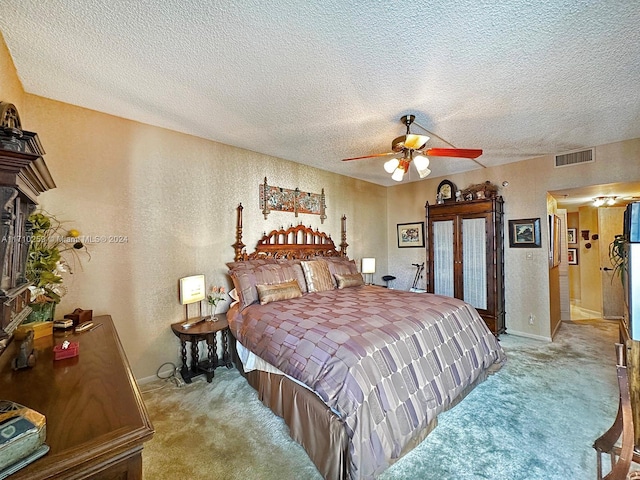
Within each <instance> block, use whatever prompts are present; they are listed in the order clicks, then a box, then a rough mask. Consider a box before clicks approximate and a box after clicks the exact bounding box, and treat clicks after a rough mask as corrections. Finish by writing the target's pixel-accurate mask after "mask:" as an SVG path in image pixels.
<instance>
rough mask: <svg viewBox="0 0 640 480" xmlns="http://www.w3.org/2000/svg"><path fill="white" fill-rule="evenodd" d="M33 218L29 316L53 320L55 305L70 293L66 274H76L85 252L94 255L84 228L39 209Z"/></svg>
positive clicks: (29, 266) (27, 270)
mask: <svg viewBox="0 0 640 480" xmlns="http://www.w3.org/2000/svg"><path fill="white" fill-rule="evenodd" d="M29 222H31V224H32V237H31V243H30V245H29V253H28V255H27V265H26V271H25V274H26V277H27V280H28V281H30V282H31V284H32V285H31V286H30V287H29V289H30V290H31V308H32V310H33V312H32V315H30V316H29V320H30V321H44V320H51V319H52V318H53V310H54V309H55V305H56V304H58V303H59V302H60V299H61V298H62V297H63V296H64V295H65V294H66V293H67V289H66V287H65V286H64V285H63V277H62V274H63V273H69V274H72V273H73V269H74V268H75V266H76V265H79V266H82V264H81V261H80V260H81V258H80V254H81V253H83V254H85V255H87V256H88V257H89V259H90V258H91V256H90V255H89V251H88V250H87V247H86V246H85V244H84V243H82V241H81V239H80V232H79V231H78V230H75V229H66V228H64V227H63V226H62V223H61V222H60V221H59V220H58V219H57V218H56V217H55V216H54V215H51V214H49V213H46V212H44V211H38V212H35V213H33V214H31V215H30V216H29Z"/></svg>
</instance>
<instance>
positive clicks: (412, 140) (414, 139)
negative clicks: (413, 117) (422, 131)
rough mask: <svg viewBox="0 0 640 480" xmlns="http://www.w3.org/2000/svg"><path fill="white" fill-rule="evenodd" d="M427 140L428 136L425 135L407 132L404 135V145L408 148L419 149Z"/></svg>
mask: <svg viewBox="0 0 640 480" xmlns="http://www.w3.org/2000/svg"><path fill="white" fill-rule="evenodd" d="M428 141H429V137H427V136H426V135H416V134H414V133H409V134H407V135H405V139H404V147H405V148H408V149H410V150H421V149H422V148H423V147H424V146H425V145H426V144H427V142H428Z"/></svg>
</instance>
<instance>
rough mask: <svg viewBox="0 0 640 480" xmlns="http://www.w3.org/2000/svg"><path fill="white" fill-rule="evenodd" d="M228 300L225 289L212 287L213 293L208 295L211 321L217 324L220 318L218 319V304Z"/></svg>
mask: <svg viewBox="0 0 640 480" xmlns="http://www.w3.org/2000/svg"><path fill="white" fill-rule="evenodd" d="M226 298H227V292H226V290H225V288H224V287H218V286H213V287H211V292H210V293H209V294H208V295H207V303H208V304H209V315H210V316H209V319H208V320H209V321H211V322H216V321H218V318H217V317H216V308H217V307H218V303H220V302H222V301H223V300H225V299H226Z"/></svg>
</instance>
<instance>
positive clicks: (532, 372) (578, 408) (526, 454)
mask: <svg viewBox="0 0 640 480" xmlns="http://www.w3.org/2000/svg"><path fill="white" fill-rule="evenodd" d="M500 338H501V344H502V346H503V348H504V349H505V351H506V352H507V357H508V361H507V364H506V365H505V366H504V367H503V368H502V369H501V370H500V371H499V372H498V373H496V374H495V375H493V376H491V377H489V379H488V380H487V381H485V382H484V383H482V384H480V385H479V386H478V387H477V388H476V389H475V390H474V391H472V392H471V393H470V394H469V396H468V397H467V398H466V399H465V400H464V401H463V402H461V403H460V404H459V405H457V406H456V407H455V408H453V409H452V410H450V411H449V412H446V413H444V414H442V415H441V416H440V418H439V424H438V427H437V428H436V429H435V430H434V431H433V432H432V433H431V434H430V435H429V436H428V437H427V438H426V439H425V440H424V441H423V442H422V443H421V444H420V445H419V446H418V447H417V448H415V449H414V450H413V451H411V452H410V453H409V454H407V455H406V456H405V457H403V458H402V459H400V460H399V461H398V462H396V463H395V464H394V465H392V466H391V467H390V468H389V469H388V470H387V471H386V472H385V473H384V474H383V475H382V477H380V478H381V479H382V480H395V479H402V480H406V479H421V480H428V479H433V480H449V479H451V480H454V479H455V480H461V479H474V480H475V479H494V480H517V479H522V480H524V479H526V480H554V479H557V480H568V479H578V478H595V476H596V474H595V465H596V454H595V451H594V450H593V448H592V447H591V445H592V444H593V441H594V440H595V439H596V438H597V437H598V436H599V435H601V434H602V433H603V432H604V431H605V430H606V429H607V428H609V426H610V425H611V423H612V422H613V419H614V417H615V414H616V410H617V396H618V387H617V381H616V373H615V354H614V343H615V342H616V341H617V339H618V326H617V323H616V322H610V321H604V320H584V321H579V322H565V323H563V324H562V326H561V328H560V331H559V332H558V335H557V336H556V339H555V340H554V342H552V343H546V342H540V341H536V340H531V339H526V338H522V337H516V336H513V335H503V336H501V337H500ZM142 390H143V391H144V399H145V403H146V405H147V408H148V410H149V414H150V416H151V420H152V422H153V424H154V427H155V429H156V434H155V436H154V438H153V439H152V440H151V441H150V442H147V443H146V444H145V448H144V450H143V468H144V478H145V479H147V480H152V479H153V480H164V479H167V480H169V479H171V480H173V479H176V478H190V479H211V480H216V479H230V480H234V479H238V480H240V479H242V480H253V479H255V480H271V479H273V480H289V479H291V480H293V479H304V480H307V479H321V476H320V474H319V473H318V472H317V470H316V469H315V467H314V466H313V464H312V463H311V461H310V460H309V458H308V457H307V455H306V453H305V452H304V450H303V449H302V448H301V447H300V446H299V445H298V444H297V443H295V442H293V441H292V440H291V439H290V437H289V435H288V429H287V426H286V425H285V424H284V423H283V422H282V420H281V419H280V418H278V417H276V416H275V415H273V414H272V413H271V411H270V410H268V409H267V408H266V407H264V406H263V405H262V403H260V401H259V400H258V399H257V397H256V394H255V392H254V391H253V390H252V389H251V387H249V386H248V385H247V383H246V382H245V380H244V379H243V378H242V377H240V375H239V374H238V372H237V371H236V370H235V369H232V370H227V369H218V370H216V377H215V379H214V381H213V383H211V384H208V383H206V381H205V379H204V378H203V377H198V379H197V380H195V381H194V383H193V384H191V385H187V386H185V387H182V388H178V387H177V386H176V385H175V383H173V382H170V381H163V380H159V381H156V382H153V383H150V384H146V385H144V387H143V388H142Z"/></svg>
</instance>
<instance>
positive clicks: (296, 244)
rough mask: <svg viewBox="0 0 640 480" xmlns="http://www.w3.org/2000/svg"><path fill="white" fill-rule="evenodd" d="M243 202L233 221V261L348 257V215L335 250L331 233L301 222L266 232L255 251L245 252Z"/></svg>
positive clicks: (344, 220) (343, 220)
mask: <svg viewBox="0 0 640 480" xmlns="http://www.w3.org/2000/svg"><path fill="white" fill-rule="evenodd" d="M242 210H243V207H242V204H240V205H238V218H237V223H236V243H234V244H233V248H234V250H235V252H236V254H235V257H234V260H235V261H236V262H238V261H243V260H251V259H254V258H264V257H275V258H302V259H305V258H311V257H318V256H320V257H346V256H347V247H348V246H349V244H348V243H347V217H346V216H345V215H343V216H342V219H341V220H342V222H341V235H342V243H340V250H338V249H337V248H336V246H335V244H334V243H333V240H332V239H331V235H328V234H326V233H324V232H320V231H318V230H317V229H316V230H313V229H312V228H311V227H305V226H304V225H297V226H295V227H294V226H291V227H289V228H287V229H284V228H281V229H280V230H272V231H271V232H270V233H268V234H265V235H264V236H263V237H262V238H261V239H260V240H258V244H257V245H256V250H255V251H254V252H252V253H247V252H246V250H245V244H244V243H242Z"/></svg>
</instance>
